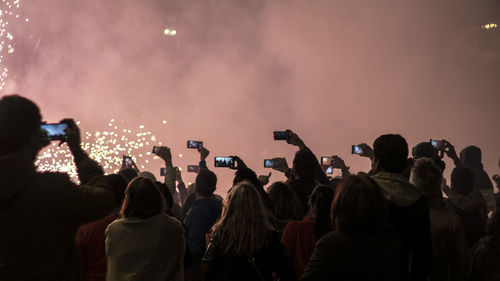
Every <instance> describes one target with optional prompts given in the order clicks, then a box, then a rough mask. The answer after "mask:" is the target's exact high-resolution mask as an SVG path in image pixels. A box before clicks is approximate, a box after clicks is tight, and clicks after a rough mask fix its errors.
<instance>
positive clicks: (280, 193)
mask: <svg viewBox="0 0 500 281" xmlns="http://www.w3.org/2000/svg"><path fill="white" fill-rule="evenodd" d="M268 194H269V199H270V200H271V203H272V205H273V215H274V217H275V218H276V219H278V220H283V221H297V220H301V219H302V217H303V214H304V210H303V207H302V201H300V198H299V196H298V195H297V194H296V193H295V191H294V190H293V189H292V187H291V186H290V185H288V184H286V183H284V182H281V181H277V182H275V183H273V184H272V185H271V186H270V187H269V189H268Z"/></svg>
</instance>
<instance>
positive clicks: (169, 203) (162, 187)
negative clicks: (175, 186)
mask: <svg viewBox="0 0 500 281" xmlns="http://www.w3.org/2000/svg"><path fill="white" fill-rule="evenodd" d="M155 184H156V186H157V187H158V190H160V193H161V195H162V196H163V198H164V199H165V203H167V207H168V208H169V209H171V208H172V206H173V205H174V198H173V197H172V193H171V192H170V189H168V186H167V185H166V184H164V183H162V182H159V181H157V182H155Z"/></svg>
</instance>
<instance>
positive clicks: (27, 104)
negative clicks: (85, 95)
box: [0, 96, 113, 281]
mask: <svg viewBox="0 0 500 281" xmlns="http://www.w3.org/2000/svg"><path fill="white" fill-rule="evenodd" d="M41 118H42V117H41V115H40V110H39V109H38V106H37V105H36V104H35V103H33V102H32V101H30V100H28V99H26V98H24V97H21V96H5V97H3V98H2V99H1V100H0V222H1V226H0V229H1V231H0V280H37V281H40V280H42V281H43V280H47V281H56V280H65V281H66V280H80V277H81V270H80V265H79V262H78V256H77V253H76V247H75V239H74V235H75V232H76V229H77V228H78V226H79V225H80V224H83V223H87V222H90V221H93V220H97V219H100V218H102V217H104V216H106V215H107V214H109V213H110V212H111V210H112V209H113V195H112V193H111V190H109V186H108V185H106V184H105V183H104V182H103V181H102V179H103V175H104V172H103V170H102V168H101V166H99V164H97V163H96V162H95V161H93V160H91V159H90V158H89V157H88V156H87V154H86V153H85V152H83V150H82V148H81V147H80V131H79V129H78V127H77V126H76V124H75V122H74V121H73V120H71V119H66V120H63V123H66V124H67V125H68V128H67V129H66V135H67V139H66V140H65V141H66V142H67V144H68V146H69V148H70V150H71V153H72V154H73V156H74V161H75V164H76V167H77V171H78V177H79V179H80V182H81V183H82V184H81V185H80V186H77V185H76V184H74V183H73V182H72V181H71V180H70V178H69V176H68V175H67V174H63V173H39V172H37V171H36V168H35V164H34V163H35V159H36V156H37V154H38V152H39V151H40V150H41V149H42V148H43V146H44V145H48V143H49V141H48V139H47V135H46V132H45V133H44V131H43V130H42V129H41V127H40V126H41V123H42V122H41Z"/></svg>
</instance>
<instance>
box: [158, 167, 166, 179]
mask: <svg viewBox="0 0 500 281" xmlns="http://www.w3.org/2000/svg"><path fill="white" fill-rule="evenodd" d="M166 173H167V168H160V176H162V177H164V176H165V174H166Z"/></svg>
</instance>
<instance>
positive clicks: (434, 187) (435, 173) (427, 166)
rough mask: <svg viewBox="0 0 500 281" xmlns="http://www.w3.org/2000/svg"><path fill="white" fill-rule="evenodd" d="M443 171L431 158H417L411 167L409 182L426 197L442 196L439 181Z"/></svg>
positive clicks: (441, 179) (441, 178)
mask: <svg viewBox="0 0 500 281" xmlns="http://www.w3.org/2000/svg"><path fill="white" fill-rule="evenodd" d="M442 181H443V171H441V168H439V167H438V165H436V163H434V161H432V159H431V158H425V157H423V158H418V159H417V160H415V164H414V165H413V168H412V169H411V176H410V182H411V183H412V184H414V185H415V186H416V187H417V188H418V189H419V190H420V192H421V193H422V194H423V195H424V196H425V197H426V198H428V199H429V198H434V197H442V196H443V195H442V192H441V183H442Z"/></svg>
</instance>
